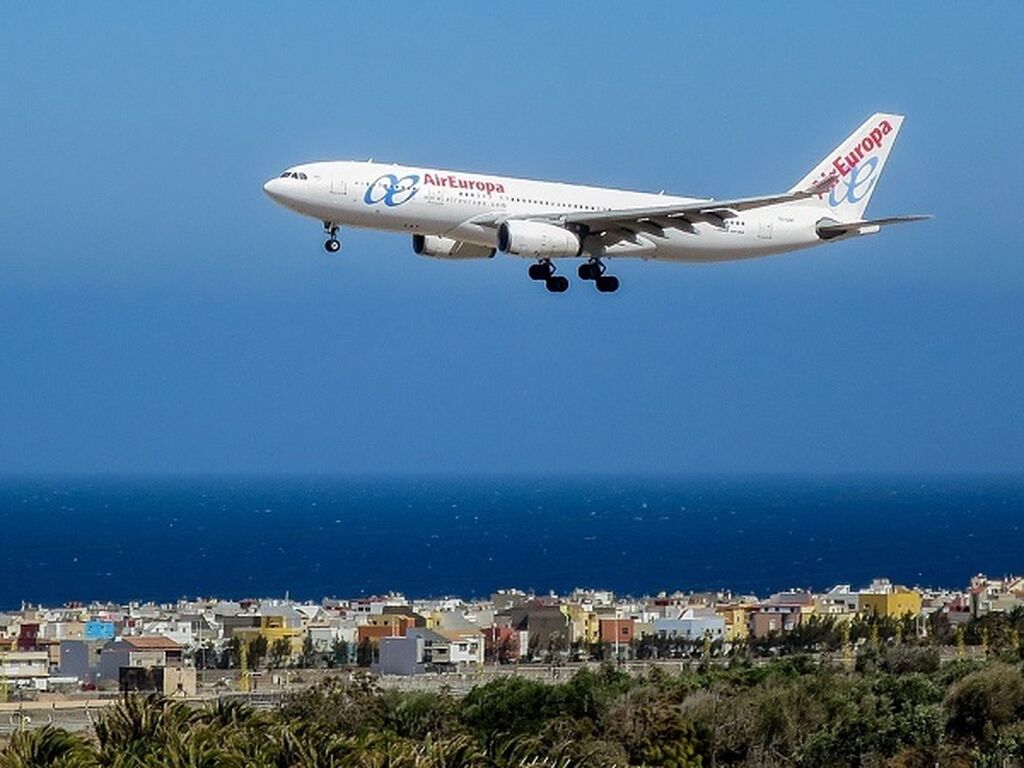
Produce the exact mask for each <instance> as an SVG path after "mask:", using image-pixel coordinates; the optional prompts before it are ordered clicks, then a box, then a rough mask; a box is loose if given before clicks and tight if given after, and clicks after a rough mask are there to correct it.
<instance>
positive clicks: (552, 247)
mask: <svg viewBox="0 0 1024 768" xmlns="http://www.w3.org/2000/svg"><path fill="white" fill-rule="evenodd" d="M498 250H499V251H501V252H502V253H510V254H512V255H513V256H530V257H534V258H538V259H557V258H561V257H565V256H579V255H580V253H582V252H583V244H582V243H581V242H580V239H579V237H577V236H576V233H575V232H570V231H569V230H568V229H566V228H565V227H560V226H558V225H557V224H547V223H545V222H543V221H521V220H518V219H513V220H511V221H503V222H502V223H501V226H499V227H498Z"/></svg>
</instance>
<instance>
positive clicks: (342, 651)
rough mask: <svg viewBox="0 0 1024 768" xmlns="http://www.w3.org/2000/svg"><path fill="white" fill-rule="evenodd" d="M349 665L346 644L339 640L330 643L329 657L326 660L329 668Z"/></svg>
mask: <svg viewBox="0 0 1024 768" xmlns="http://www.w3.org/2000/svg"><path fill="white" fill-rule="evenodd" d="M348 663H349V657H348V643H347V642H345V641H344V640H342V639H341V638H337V639H335V641H334V642H333V643H331V655H330V657H329V658H328V660H327V665H328V666H329V667H343V666H345V665H346V664H348Z"/></svg>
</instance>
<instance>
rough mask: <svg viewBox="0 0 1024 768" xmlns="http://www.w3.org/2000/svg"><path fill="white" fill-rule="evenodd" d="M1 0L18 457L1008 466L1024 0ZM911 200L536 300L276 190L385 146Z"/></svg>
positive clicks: (11, 391) (89, 468)
mask: <svg viewBox="0 0 1024 768" xmlns="http://www.w3.org/2000/svg"><path fill="white" fill-rule="evenodd" d="M823 5H824V4H821V3H811V2H808V3H796V2H794V3H786V4H761V3H751V4H739V5H732V6H723V7H722V8H720V9H715V10H713V11H711V12H708V11H707V9H702V10H701V11H700V12H694V9H690V10H689V11H688V10H687V9H686V8H685V7H681V6H679V5H678V4H675V3H665V4H655V5H648V6H642V7H637V6H634V5H629V4H605V3H554V4H552V3H515V4H507V5H492V4H457V3H441V4H434V3H430V4H425V3H424V4H412V3H401V2H400V3H395V4H380V3H372V4H359V5H357V4H338V3H325V4H283V3H281V4H269V3H267V4H254V3H244V4H243V3H227V2H225V3H216V4H209V3H193V4H163V5H153V4H134V3H133V4H129V3H125V4H120V5H114V4H103V3H90V4H78V3H67V4H60V5H49V4H44V3H38V4H11V5H8V6H7V7H5V9H4V13H3V23H2V24H0V64H2V67H3V73H4V74H3V76H2V77H0V142H2V143H0V157H2V159H3V169H4V179H5V184H4V185H3V192H0V472H10V473H20V472H118V473H120V472H124V473H133V472H139V473H143V472H167V473H178V472H255V473H272V472H314V473H343V474H349V473H351V474H364V473H407V472H417V473H418V472H430V473H434V472H436V473H462V472H467V473H480V472H489V471H501V472H515V473H519V472H545V473H555V474H558V473H565V474H574V473H583V472H588V473H591V472H621V473H642V472H656V473H681V474H686V473H705V472H749V471H759V472H787V473H789V472H808V473H836V472H859V471H871V472H904V471H910V472H961V471H974V472H986V471H999V472H1020V471H1021V470H1022V468H1024V405H1022V398H1021V392H1022V387H1021V381H1022V379H1024V356H1022V349H1024V248H1022V247H1021V244H1020V237H1021V235H1020V223H1019V216H1018V214H1017V208H1018V195H1019V192H1018V187H1019V184H1020V179H1021V178H1022V171H1024V167H1022V160H1021V151H1020V137H1021V129H1022V126H1024V65H1022V62H1024V43H1022V42H1021V39H1020V35H1019V30H1020V28H1021V26H1022V23H1024V5H1022V4H1020V3H1002V4H992V5H986V6H985V7H984V8H983V9H982V8H978V9H975V8H973V7H972V8H968V7H966V6H963V5H956V4H941V5H935V4H933V3H900V4H898V5H896V6H894V7H886V8H885V9H882V8H875V9H868V8H852V7H850V6H848V5H841V4H833V5H831V6H830V7H825V8H823V7H822V6H823ZM879 110H884V111H894V112H900V113H904V114H906V115H907V116H908V118H907V122H906V123H905V125H904V127H903V131H902V132H901V135H900V140H899V142H898V144H897V145H896V146H895V149H894V150H893V154H892V156H891V157H890V160H889V163H888V164H887V166H886V174H885V177H884V178H883V180H882V181H881V183H880V185H879V187H878V191H877V192H876V194H875V195H874V198H873V200H872V203H871V207H870V208H869V213H871V214H876V215H887V214H902V213H932V214H934V215H935V216H936V219H935V220H934V221H932V222H929V223H925V224H917V225H912V226H907V227H903V228H895V229H892V230H890V231H888V232H886V233H884V234H883V235H882V236H879V237H875V238H866V239H864V240H863V241H861V242H855V243H845V244H841V245H838V246H836V247H834V248H827V249H819V250H814V251H809V252H805V253H800V254H795V255H790V256H782V257H776V258H770V259H763V260H757V261H751V262H746V263H736V264H723V265H715V266H687V265H670V264H669V265H666V264H643V263H638V262H637V263H633V262H628V261H626V262H621V263H618V264H616V265H615V272H616V274H618V275H619V276H620V277H621V279H622V280H623V290H622V291H621V292H620V293H619V294H617V295H615V296H614V297H610V296H599V295H597V294H596V293H595V292H593V291H592V290H586V289H585V288H584V287H583V286H580V285H574V286H573V288H572V289H571V290H570V292H569V293H568V294H566V295H564V296H552V295H549V294H547V293H546V292H545V291H544V290H543V289H542V288H541V287H540V286H538V285H535V284H532V283H530V282H529V281H528V280H527V278H526V274H525V273H526V267H527V264H526V263H524V262H521V261H519V260H515V259H501V258H499V259H495V260H493V261H489V262H481V263H468V264H451V263H443V262H435V261H432V260H426V259H422V258H419V257H416V256H414V255H413V253H412V251H411V247H410V243H409V242H408V241H407V239H406V238H404V237H399V236H396V235H387V234H381V233H373V232H360V231H348V232H346V233H345V235H344V243H345V245H344V250H343V251H342V253H341V254H340V255H339V256H334V257H332V256H328V255H327V254H325V253H324V252H323V251H322V249H321V239H322V238H321V235H320V232H319V227H318V225H317V224H316V223H315V222H311V221H308V220H304V219H301V218H299V217H296V216H293V215H290V214H288V213H287V212H285V211H283V210H282V209H280V208H278V207H277V206H275V205H273V204H272V203H271V202H270V201H269V200H267V199H266V198H265V197H264V195H263V193H262V190H261V188H260V186H261V184H262V182H263V181H264V180H265V179H266V178H268V177H270V176H272V175H275V174H276V173H278V172H280V170H281V169H282V168H284V167H286V166H288V165H290V164H292V163H296V162H301V161H308V160H315V159H331V158H337V159H342V158H353V159H364V158H368V157H373V158H375V159H377V160H381V161H385V160H395V161H399V162H410V163H416V164H423V165H436V166H441V167H450V168H456V169H469V170H480V171H489V172H495V173H504V174H509V175H519V176H530V177H538V178H551V179H559V180H567V181H578V182H582V183H588V184H600V185H609V186H622V187H628V188H637V189H646V190H658V189H661V188H664V189H666V190H667V191H670V192H676V193H680V194H704V195H714V196H735V195H749V194H762V193H771V192H776V191H780V190H784V189H787V188H788V187H789V186H791V185H792V184H793V183H794V182H795V181H796V180H798V179H799V178H800V177H801V176H802V175H803V174H804V173H805V172H806V171H807V170H809V169H810V168H811V167H812V166H813V165H814V164H815V163H816V162H817V161H818V160H819V159H820V158H821V157H822V156H823V155H824V154H825V152H827V151H828V150H829V149H831V148H832V147H834V146H835V145H836V144H837V143H838V142H839V141H840V140H841V139H842V138H843V137H845V136H846V135H847V134H848V133H849V132H850V131H851V130H852V129H853V128H855V127H856V126H857V125H859V124H860V122H861V121H862V120H863V119H864V118H865V117H866V116H868V115H869V114H871V113H872V112H875V111H879Z"/></svg>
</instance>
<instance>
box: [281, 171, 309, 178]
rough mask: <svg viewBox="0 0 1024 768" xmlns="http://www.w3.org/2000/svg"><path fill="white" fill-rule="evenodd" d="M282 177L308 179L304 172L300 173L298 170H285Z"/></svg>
mask: <svg viewBox="0 0 1024 768" xmlns="http://www.w3.org/2000/svg"><path fill="white" fill-rule="evenodd" d="M281 178H282V179H308V178H309V177H308V176H306V174H304V173H298V172H297V171H285V172H284V173H282V174H281Z"/></svg>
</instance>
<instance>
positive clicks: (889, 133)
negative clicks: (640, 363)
mask: <svg viewBox="0 0 1024 768" xmlns="http://www.w3.org/2000/svg"><path fill="white" fill-rule="evenodd" d="M902 124H903V116H902V115H893V114H885V113H877V114H874V115H872V116H871V117H869V118H868V119H867V120H866V121H865V122H864V123H863V124H862V125H861V126H860V127H859V128H858V129H857V130H856V131H854V132H853V133H852V134H850V136H849V137H848V138H847V139H846V140H845V141H844V142H843V143H842V144H840V145H839V146H838V147H836V148H835V149H834V150H833V151H832V152H830V153H829V154H828V155H826V156H825V158H824V159H823V160H822V161H821V162H820V163H818V165H816V166H815V167H814V168H813V169H812V170H811V171H810V172H809V173H808V174H807V175H806V176H804V177H803V178H802V179H801V180H800V181H799V182H798V183H797V184H796V185H795V186H794V187H792V188H791V189H790V190H789V191H788V192H782V193H778V194H774V195H764V196H760V197H744V198H737V199H731V200H714V199H711V198H695V197H676V196H672V195H666V194H663V193H658V194H651V193H646V192H631V191H626V190H619V189H606V188H601V187H592V186H581V185H577V184H563V183H555V182H548V181H535V180H531V179H520V178H511V177H506V176H493V175H487V174H479V173H466V172H462V171H447V170H439V169H434V168H422V167H418V166H405V165H394V164H392V165H382V164H380V163H374V162H373V161H372V160H371V161H366V162H355V161H334V162H314V163H307V164H303V165H295V166H292V167H291V168H289V169H287V170H286V171H285V172H284V173H282V174H281V175H280V176H278V177H276V178H273V179H271V180H270V181H268V182H266V184H264V185H263V189H264V191H265V192H266V193H267V195H269V196H270V198H271V199H273V200H274V201H275V202H277V203H279V204H280V205H282V206H284V207H285V208H288V209H290V210H292V211H295V212H296V213H299V214H302V215H305V216H310V217H312V218H315V219H317V220H319V221H321V222H323V226H324V233H325V234H326V236H327V240H326V242H325V243H324V248H325V249H326V250H327V251H328V252H329V253H337V252H338V251H339V250H340V248H341V242H340V241H339V239H338V231H339V228H340V227H341V226H342V225H345V226H351V227H364V228H369V229H378V230H385V231H391V232H403V233H411V235H412V248H413V251H414V252H415V253H417V254H419V255H422V256H430V257H434V258H438V259H486V258H491V257H493V256H494V255H495V253H496V252H498V251H500V252H501V253H503V254H508V255H511V256H519V257H521V258H524V259H533V260H535V263H534V264H531V265H530V267H529V271H528V273H529V276H530V278H531V279H533V280H536V281H538V282H543V283H544V284H545V285H546V287H547V289H548V290H549V291H551V292H552V293H563V292H565V291H566V290H567V289H568V288H569V280H568V278H566V277H565V276H563V275H560V274H558V273H557V268H556V266H555V261H556V260H558V259H585V261H583V263H581V264H580V265H579V267H578V269H577V275H578V277H579V278H580V279H581V280H583V281H589V282H592V283H593V284H594V285H595V287H596V288H597V290H598V291H599V292H601V293H614V292H615V291H617V290H618V288H619V280H618V278H617V277H615V276H613V275H610V274H607V265H606V263H605V262H606V261H608V260H610V259H618V258H640V259H657V260H659V261H680V262H714V261H728V260H735V259H748V258H755V257H759V256H768V255H772V254H778V253H787V252H789V251H797V250H801V249H804V248H811V247H813V246H817V245H822V244H825V243H836V242H840V241H842V240H849V239H852V238H855V237H861V236H863V235H871V234H875V233H877V232H879V231H880V230H881V228H882V227H885V226H889V225H891V224H900V223H904V222H911V221H920V220H922V219H928V218H931V217H930V216H921V215H912V216H887V217H884V218H874V219H871V218H864V211H865V209H866V208H867V205H868V202H869V201H870V200H871V195H872V193H873V192H874V191H875V187H876V186H877V184H878V179H879V177H880V176H881V173H882V168H883V166H884V165H885V161H886V158H888V156H889V152H890V150H891V149H892V146H893V144H894V143H895V141H896V136H897V135H898V134H899V130H900V126H901V125H902Z"/></svg>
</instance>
